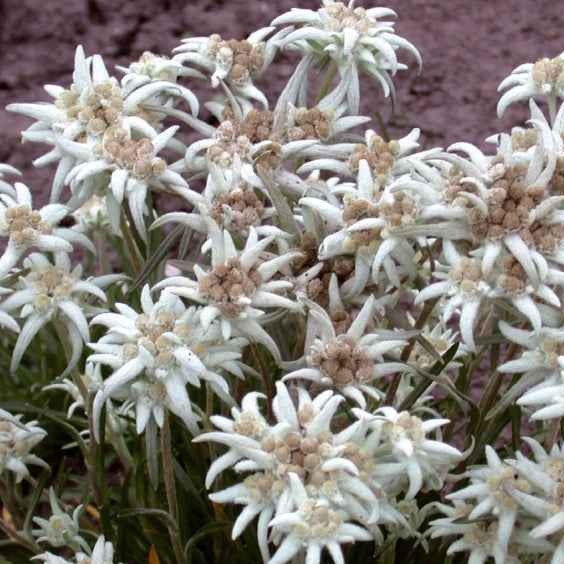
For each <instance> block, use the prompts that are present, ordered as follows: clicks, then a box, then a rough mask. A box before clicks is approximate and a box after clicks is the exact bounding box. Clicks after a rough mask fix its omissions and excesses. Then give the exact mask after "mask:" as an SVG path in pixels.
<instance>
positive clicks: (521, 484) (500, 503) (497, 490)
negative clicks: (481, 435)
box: [447, 445, 531, 555]
mask: <svg viewBox="0 0 564 564" xmlns="http://www.w3.org/2000/svg"><path fill="white" fill-rule="evenodd" d="M486 458H487V465H484V466H481V467H475V468H472V469H471V470H469V471H468V477H469V478H470V482H471V483H470V485H469V486H466V487H465V488H462V489H460V490H457V491H455V492H453V493H451V494H449V495H448V496H447V499H451V500H462V501H466V502H467V500H474V507H473V509H472V511H471V512H470V513H469V515H468V519H469V520H474V519H479V518H480V517H484V516H486V515H492V516H494V519H495V521H497V527H496V529H497V536H496V551H497V552H498V554H501V555H505V554H507V550H508V546H509V542H510V538H511V534H512V532H513V530H514V528H515V523H516V520H517V515H518V508H519V506H518V503H517V501H516V496H518V495H519V493H528V492H530V491H531V485H530V483H529V481H528V479H527V478H525V477H521V476H519V475H518V473H517V472H516V471H515V469H514V468H513V467H512V466H510V465H509V464H507V463H506V462H503V461H501V460H500V458H499V456H498V455H497V454H496V452H495V451H494V450H493V448H492V447H490V446H489V445H488V446H486Z"/></svg>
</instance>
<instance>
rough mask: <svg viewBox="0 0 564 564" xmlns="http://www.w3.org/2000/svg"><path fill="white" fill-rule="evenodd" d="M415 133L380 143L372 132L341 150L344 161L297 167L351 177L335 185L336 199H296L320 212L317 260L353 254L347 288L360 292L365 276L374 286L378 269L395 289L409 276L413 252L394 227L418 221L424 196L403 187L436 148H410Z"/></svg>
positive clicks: (415, 143)
mask: <svg viewBox="0 0 564 564" xmlns="http://www.w3.org/2000/svg"><path fill="white" fill-rule="evenodd" d="M418 137H419V131H418V130H414V131H412V132H411V133H410V134H409V135H407V136H405V137H404V138H402V139H400V140H399V141H390V142H385V141H384V140H383V139H382V138H381V137H379V136H378V135H376V134H375V133H374V132H373V131H368V132H367V134H366V143H365V144H362V145H357V146H353V148H352V149H351V150H348V151H345V154H348V155H349V158H348V162H343V161H341V160H338V159H335V158H333V159H331V158H322V159H317V160H313V161H310V162H308V163H306V164H305V165H304V166H302V167H301V169H300V171H301V172H306V171H310V170H314V169H315V168H318V169H320V170H330V171H331V172H336V173H337V174H341V175H344V176H348V177H353V178H356V183H354V184H346V185H345V184H344V185H336V186H335V188H334V189H333V190H332V195H333V196H335V197H336V199H335V201H332V202H330V201H326V200H325V199H324V198H321V197H311V196H305V197H303V198H301V199H300V201H299V203H300V205H301V206H302V208H304V207H305V208H307V209H310V210H312V211H313V212H315V213H317V214H319V216H321V218H322V219H323V221H324V223H325V224H326V226H327V228H328V230H329V231H330V234H328V235H327V236H326V237H325V239H324V240H323V241H322V243H321V245H320V248H319V258H320V259H322V260H325V259H328V258H331V257H335V256H339V255H352V256H354V257H355V275H354V278H353V279H352V280H351V282H350V283H349V284H348V285H347V288H346V292H347V293H349V294H352V295H354V294H359V293H360V292H362V290H363V289H364V288H365V287H366V284H367V282H368V279H369V278H371V280H372V282H373V283H375V284H377V283H378V282H379V279H380V278H381V275H382V271H383V272H384V273H385V276H386V278H387V279H388V280H389V282H390V283H392V284H393V285H395V286H397V287H399V286H400V284H401V282H400V280H401V278H402V277H403V276H405V275H407V276H411V275H413V274H414V266H413V264H414V258H415V252H414V250H413V248H412V245H411V243H410V242H409V241H407V240H406V239H405V237H403V235H400V236H398V235H397V232H398V230H399V231H401V230H402V229H404V228H405V227H411V226H413V225H415V224H416V223H418V221H419V219H420V213H421V209H423V208H424V205H425V204H427V201H426V199H425V197H421V196H420V195H418V194H414V193H412V192H409V191H407V190H404V188H405V187H406V186H411V181H410V178H409V176H408V174H407V173H408V172H409V171H410V170H411V169H412V168H413V167H415V166H418V167H419V168H422V169H423V170H426V169H427V168H429V165H428V164H427V162H426V161H427V160H428V159H429V158H431V157H433V156H434V155H435V154H436V151H435V150H431V151H423V152H418V153H417V152H414V151H415V149H417V147H418V146H419V144H418V141H417V139H418Z"/></svg>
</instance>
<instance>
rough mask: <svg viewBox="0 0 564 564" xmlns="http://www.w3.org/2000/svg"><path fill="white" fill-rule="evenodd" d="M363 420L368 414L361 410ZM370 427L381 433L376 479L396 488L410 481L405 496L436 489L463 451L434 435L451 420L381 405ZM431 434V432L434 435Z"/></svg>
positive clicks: (408, 496)
mask: <svg viewBox="0 0 564 564" xmlns="http://www.w3.org/2000/svg"><path fill="white" fill-rule="evenodd" d="M358 416H359V417H360V418H361V419H362V418H363V417H366V416H367V414H365V413H363V412H360V414H359V415H358ZM369 418H370V416H369ZM371 419H372V420H373V421H372V423H371V427H372V428H373V429H374V431H375V432H377V433H379V434H380V440H381V444H382V448H381V449H380V451H379V454H380V456H382V458H381V462H380V463H379V464H377V465H376V466H375V468H374V470H373V472H374V478H375V479H377V480H378V481H379V482H381V483H383V484H386V483H387V484H388V486H387V487H388V488H389V489H390V490H391V491H393V490H397V489H398V488H399V489H400V490H401V489H403V488H404V487H405V484H406V483H407V485H408V487H407V493H406V499H413V498H414V497H415V495H416V494H417V493H418V492H419V491H420V490H421V489H422V488H424V487H425V488H426V489H432V490H437V489H440V488H441V487H442V484H443V481H444V477H445V476H446V473H447V472H448V470H449V469H451V468H452V467H453V466H454V465H455V464H456V463H457V462H458V461H459V460H460V458H461V453H460V452H459V451H458V450H457V449H456V448H454V447H452V446H450V445H448V444H446V443H445V442H443V441H442V440H441V436H440V434H439V435H438V436H437V437H436V438H435V439H433V438H431V437H430V435H431V434H432V433H436V432H437V430H438V429H440V427H442V426H444V425H446V424H447V423H449V421H448V419H439V418H435V419H426V420H423V419H421V418H420V417H418V416H417V415H413V414H412V413H409V412H408V411H401V412H398V411H396V410H395V409H394V408H393V407H382V408H380V409H378V410H377V411H376V413H375V418H374V417H371ZM431 436H432V435H431Z"/></svg>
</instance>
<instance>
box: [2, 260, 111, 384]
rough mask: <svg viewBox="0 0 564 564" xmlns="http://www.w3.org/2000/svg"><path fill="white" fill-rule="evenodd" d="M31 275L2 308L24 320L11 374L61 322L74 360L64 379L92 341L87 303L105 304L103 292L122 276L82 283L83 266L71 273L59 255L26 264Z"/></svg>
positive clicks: (67, 264)
mask: <svg viewBox="0 0 564 564" xmlns="http://www.w3.org/2000/svg"><path fill="white" fill-rule="evenodd" d="M24 268H26V269H29V273H28V274H26V275H25V276H23V277H21V278H20V286H21V289H19V290H16V291H15V292H14V293H13V294H11V295H10V296H9V297H8V298H7V299H6V300H4V302H2V303H0V308H1V309H2V310H3V311H6V312H12V311H18V312H19V314H18V315H19V317H20V318H22V319H25V322H24V325H23V327H22V330H21V332H20V334H19V336H18V340H17V342H16V345H15V347H14V350H13V353H12V363H11V370H12V371H15V370H16V369H17V368H18V366H19V364H20V361H21V359H22V357H23V355H24V353H25V351H26V349H27V348H28V346H29V344H30V343H31V341H32V339H33V338H34V337H35V335H37V333H38V332H39V330H40V329H41V328H42V327H43V326H44V325H46V324H47V323H49V322H50V321H54V320H60V321H61V322H62V323H63V324H64V327H65V329H66V331H67V335H68V339H69V341H70V345H71V357H70V359H69V362H68V365H67V367H66V369H65V371H64V372H63V374H62V375H61V376H64V375H66V374H68V373H69V372H70V371H71V370H73V369H74V368H75V367H76V365H77V363H78V361H79V360H80V356H81V354H82V347H83V343H87V342H88V341H89V340H90V333H89V331H88V321H87V317H89V316H90V315H92V313H93V312H95V311H96V309H95V308H93V307H92V306H91V305H89V304H88V303H87V301H86V300H87V299H88V298H89V297H94V298H96V299H97V300H100V301H102V302H105V301H106V295H105V294H104V292H103V291H102V288H105V287H107V286H109V285H110V284H112V283H113V282H115V281H117V280H120V279H121V278H122V275H119V274H117V275H108V276H100V277H97V278H89V279H87V280H82V265H80V264H79V265H77V266H75V267H74V268H73V269H72V270H71V261H70V258H69V256H68V255H67V254H66V253H56V254H55V259H54V263H52V262H51V261H50V260H49V259H47V258H46V257H45V256H44V255H41V254H38V253H33V254H31V255H30V256H29V257H28V258H27V259H26V260H25V261H24Z"/></svg>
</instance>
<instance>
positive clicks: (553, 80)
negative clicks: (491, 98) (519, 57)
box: [497, 53, 564, 117]
mask: <svg viewBox="0 0 564 564" xmlns="http://www.w3.org/2000/svg"><path fill="white" fill-rule="evenodd" d="M507 88H509V90H507V92H505V94H504V95H503V96H502V97H501V98H500V100H499V102H498V104H497V115H498V116H499V117H501V116H502V115H503V114H504V112H505V110H506V109H507V107H508V106H510V105H511V104H513V103H514V102H518V101H520V100H529V99H531V98H533V97H535V98H545V99H548V101H549V107H551V110H550V111H551V113H552V112H554V110H555V108H556V99H557V98H564V53H563V54H561V55H558V56H557V57H554V59H548V58H544V59H540V60H538V61H537V62H536V63H534V64H533V63H526V64H524V65H519V66H518V67H517V68H515V69H514V70H513V71H512V72H511V74H510V75H509V76H508V77H507V78H506V79H505V80H503V81H502V83H501V84H500V85H499V87H498V91H501V90H506V89H507ZM552 117H554V115H553V116H552Z"/></svg>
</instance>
